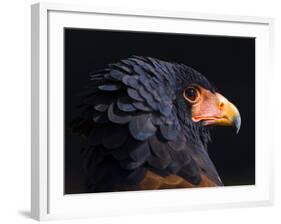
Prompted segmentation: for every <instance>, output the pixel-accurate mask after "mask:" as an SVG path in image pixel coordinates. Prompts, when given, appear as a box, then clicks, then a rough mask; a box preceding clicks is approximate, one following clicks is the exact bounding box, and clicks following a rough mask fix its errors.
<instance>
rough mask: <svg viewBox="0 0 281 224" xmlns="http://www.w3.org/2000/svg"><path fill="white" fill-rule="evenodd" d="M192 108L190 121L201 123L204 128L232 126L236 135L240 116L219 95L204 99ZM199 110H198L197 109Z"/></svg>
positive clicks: (239, 125)
mask: <svg viewBox="0 0 281 224" xmlns="http://www.w3.org/2000/svg"><path fill="white" fill-rule="evenodd" d="M206 99H208V100H203V101H201V102H200V105H197V106H196V107H197V108H194V112H195V113H193V116H192V120H193V121H195V122H198V121H201V122H202V124H203V125H204V126H233V127H234V128H235V129H236V134H238V132H239V130H240V127H241V116H240V113H239V111H238V109H237V108H236V107H235V106H234V105H233V104H232V103H231V102H229V101H228V100H227V99H226V98H225V97H224V96H222V95H221V94H219V93H215V94H212V97H210V96H208V97H206ZM198 108H199V109H198Z"/></svg>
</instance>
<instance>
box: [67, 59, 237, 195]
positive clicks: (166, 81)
mask: <svg viewBox="0 0 281 224" xmlns="http://www.w3.org/2000/svg"><path fill="white" fill-rule="evenodd" d="M190 85H193V86H194V85H195V86H200V88H201V87H202V88H204V89H206V90H207V91H209V92H210V93H214V94H215V92H216V89H215V88H214V87H213V86H212V85H211V84H210V83H209V81H208V80H207V79H206V78H205V77H204V76H203V75H202V74H200V73H199V72H197V71H196V70H194V69H193V68H191V67H188V66H186V65H183V64H176V63H170V62H165V61H162V60H158V59H155V58H150V57H139V56H134V57H131V58H127V59H124V60H121V61H119V62H117V63H112V64H109V65H108V66H107V67H106V68H104V69H102V70H99V71H95V72H93V73H92V74H90V80H89V86H88V87H87V89H86V90H85V91H84V92H83V94H82V95H81V96H82V97H81V105H79V110H80V114H79V116H77V117H76V118H74V119H73V121H72V123H71V128H72V131H73V132H75V133H78V134H80V135H81V136H83V137H84V139H85V140H84V142H85V147H83V149H82V150H81V156H82V158H83V160H84V168H85V172H86V173H87V186H88V187H89V192H109V191H122V190H146V189H164V188H183V187H197V186H198V187H204V186H222V185H223V183H222V181H221V179H220V177H219V175H218V173H217V171H216V168H215V166H214V164H213V162H212V161H211V159H210V157H209V155H208V151H207V143H208V141H209V140H210V137H209V129H208V127H206V126H204V125H203V124H204V121H199V122H194V121H193V120H192V108H191V107H192V106H191V105H190V104H189V103H188V102H187V101H186V100H185V98H184V97H183V91H184V89H185V88H186V87H188V86H190ZM239 125H240V124H239Z"/></svg>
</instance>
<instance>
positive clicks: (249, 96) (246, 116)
mask: <svg viewBox="0 0 281 224" xmlns="http://www.w3.org/2000/svg"><path fill="white" fill-rule="evenodd" d="M132 55H139V56H150V57H155V58H158V59H162V60H166V61H171V62H177V63H184V64H186V65H188V66H191V67H193V68H194V69H196V70H198V71H199V72H201V73H202V74H203V75H205V76H206V77H207V79H208V80H209V81H210V82H211V83H212V84H213V85H215V86H216V87H217V88H218V90H219V91H220V92H221V93H222V94H223V95H224V96H225V97H226V98H228V99H229V100H230V101H231V102H233V103H234V104H235V105H236V106H237V108H238V109H239V111H240V114H241V118H242V126H241V130H240V132H239V134H238V135H235V132H234V130H232V129H231V128H229V127H217V128H215V129H214V130H213V132H212V139H213V142H212V143H210V144H209V147H208V149H209V154H210V157H211V158H212V160H213V162H214V163H215V165H216V167H217V170H218V172H219V174H220V176H221V179H222V181H223V183H224V184H225V185H227V186H233V185H251V184H255V39H254V38H245V37H243V38H240V37H225V36H206V35H204V36H203V35H187V34H167V33H143V32H127V31H118V32H117V31H105V30H85V29H69V28H68V29H65V193H83V192H86V189H85V186H84V174H83V172H82V169H81V159H80V157H79V150H80V148H81V143H82V140H81V138H80V137H79V136H77V135H72V134H71V132H70V130H69V128H68V124H69V122H70V120H71V119H72V118H73V117H74V116H75V115H76V114H77V113H78V110H77V108H76V106H77V105H78V104H79V97H78V96H77V94H79V92H81V91H82V90H83V88H84V87H85V86H86V85H87V83H88V81H89V73H90V72H91V71H94V70H97V69H101V68H103V67H105V66H106V65H107V64H108V63H112V62H117V61H118V60H120V59H124V58H126V57H130V56H132Z"/></svg>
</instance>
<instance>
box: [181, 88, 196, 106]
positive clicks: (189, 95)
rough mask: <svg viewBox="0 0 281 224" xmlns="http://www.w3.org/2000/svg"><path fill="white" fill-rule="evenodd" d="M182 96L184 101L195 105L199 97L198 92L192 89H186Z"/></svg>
mask: <svg viewBox="0 0 281 224" xmlns="http://www.w3.org/2000/svg"><path fill="white" fill-rule="evenodd" d="M183 96H184V98H185V99H186V100H188V101H189V102H190V103H195V102H196V101H197V100H198V99H199V96H200V93H199V90H198V89H197V88H196V87H194V86H191V87H187V88H186V89H185V90H184V92H183Z"/></svg>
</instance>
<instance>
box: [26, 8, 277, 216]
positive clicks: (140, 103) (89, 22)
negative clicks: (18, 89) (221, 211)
mask: <svg viewBox="0 0 281 224" xmlns="http://www.w3.org/2000/svg"><path fill="white" fill-rule="evenodd" d="M272 26H273V20H272V19H271V18H259V17H246V16H229V15H213V14H200V13H189V12H166V11H145V10H130V11H128V10H125V9H98V8H95V7H89V6H73V5H57V4H48V3H43V4H42V3H38V4H35V5H32V189H31V191H32V199H31V202H32V203H31V205H32V206H31V212H32V217H33V218H35V219H38V220H46V219H59V218H81V217H97V216H113V215H126V214H128V213H130V214H137V213H154V212H169V211H185V210H188V209H204V208H222V207H245V206H258V205H270V204H272V201H273V190H272V181H273V176H272V172H273V170H272V162H273V160H272V145H271V143H272V141H271V140H270V138H271V137H270V133H268V131H266V130H268V128H270V123H271V118H270V112H269V111H268V110H267V108H269V107H270V101H269V95H270V82H271V78H272V77H273V73H272V70H271V68H272V65H271V63H272V55H271V50H272V44H273V43H272Z"/></svg>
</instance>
